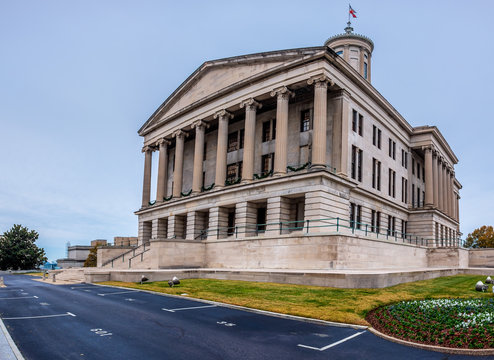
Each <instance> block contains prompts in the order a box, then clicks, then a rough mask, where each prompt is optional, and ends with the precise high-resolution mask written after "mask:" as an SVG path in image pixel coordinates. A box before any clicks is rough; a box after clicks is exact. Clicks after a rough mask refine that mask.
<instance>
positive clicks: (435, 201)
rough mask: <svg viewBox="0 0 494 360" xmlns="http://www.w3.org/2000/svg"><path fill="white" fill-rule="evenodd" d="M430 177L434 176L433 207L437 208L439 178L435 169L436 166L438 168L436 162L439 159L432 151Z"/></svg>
mask: <svg viewBox="0 0 494 360" xmlns="http://www.w3.org/2000/svg"><path fill="white" fill-rule="evenodd" d="M432 156H433V157H432V177H433V178H434V179H433V182H434V189H433V194H434V197H433V198H434V207H435V208H439V179H438V176H439V174H438V171H437V168H438V166H439V165H438V164H439V159H438V156H437V154H436V153H435V152H433V154H432Z"/></svg>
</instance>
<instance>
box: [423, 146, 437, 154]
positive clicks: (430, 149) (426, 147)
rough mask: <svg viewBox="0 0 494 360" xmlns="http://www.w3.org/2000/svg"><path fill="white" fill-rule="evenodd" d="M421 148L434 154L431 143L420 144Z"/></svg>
mask: <svg viewBox="0 0 494 360" xmlns="http://www.w3.org/2000/svg"><path fill="white" fill-rule="evenodd" d="M422 150H423V151H425V152H429V151H431V152H432V153H433V154H434V149H433V147H432V145H424V146H422Z"/></svg>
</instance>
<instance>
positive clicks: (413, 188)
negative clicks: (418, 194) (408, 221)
mask: <svg viewBox="0 0 494 360" xmlns="http://www.w3.org/2000/svg"><path fill="white" fill-rule="evenodd" d="M412 207H415V185H414V184H412Z"/></svg>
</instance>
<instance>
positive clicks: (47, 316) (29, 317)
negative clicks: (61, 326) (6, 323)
mask: <svg viewBox="0 0 494 360" xmlns="http://www.w3.org/2000/svg"><path fill="white" fill-rule="evenodd" d="M60 316H75V315H74V314H72V313H69V312H66V313H65V314H56V315H39V316H20V317H10V318H2V320H26V319H43V318H52V317H60Z"/></svg>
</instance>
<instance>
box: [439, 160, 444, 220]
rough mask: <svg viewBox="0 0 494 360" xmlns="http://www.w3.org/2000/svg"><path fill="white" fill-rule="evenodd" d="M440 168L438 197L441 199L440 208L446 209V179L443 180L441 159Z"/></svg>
mask: <svg viewBox="0 0 494 360" xmlns="http://www.w3.org/2000/svg"><path fill="white" fill-rule="evenodd" d="M438 165H439V168H438V169H437V172H438V175H439V176H438V190H439V191H438V199H439V210H441V211H444V181H443V163H442V161H441V159H438Z"/></svg>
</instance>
